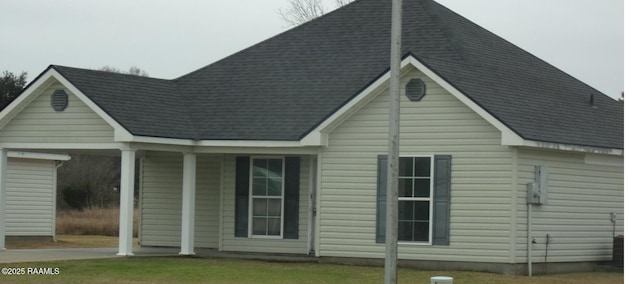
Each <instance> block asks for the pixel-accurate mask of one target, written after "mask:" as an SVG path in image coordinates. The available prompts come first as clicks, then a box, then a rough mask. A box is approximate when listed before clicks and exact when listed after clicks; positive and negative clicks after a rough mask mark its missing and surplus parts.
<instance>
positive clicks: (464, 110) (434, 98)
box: [328, 66, 503, 152]
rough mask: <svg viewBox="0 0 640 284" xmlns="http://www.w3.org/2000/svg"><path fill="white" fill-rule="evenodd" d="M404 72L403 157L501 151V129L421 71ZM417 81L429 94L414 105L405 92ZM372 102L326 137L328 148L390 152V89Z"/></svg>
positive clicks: (376, 94) (409, 69) (375, 95)
mask: <svg viewBox="0 0 640 284" xmlns="http://www.w3.org/2000/svg"><path fill="white" fill-rule="evenodd" d="M402 71H403V72H402V73H403V74H402V75H401V86H402V88H401V98H400V102H401V107H400V147H401V151H408V152H416V151H417V152H424V151H427V152H441V151H445V152H446V149H451V148H455V149H457V148H459V147H470V148H474V149H476V150H478V149H483V148H484V147H485V146H486V147H487V148H491V149H493V150H496V151H501V149H502V148H503V147H502V145H501V137H502V135H501V131H500V130H499V129H497V128H496V127H494V126H493V125H492V124H491V123H489V122H487V121H486V120H485V119H484V118H482V117H481V116H480V115H479V114H477V113H476V112H475V111H474V110H472V109H471V108H469V107H468V106H467V105H465V104H464V103H462V102H461V101H460V100H458V99H457V98H456V97H455V96H453V95H452V94H451V93H450V92H448V91H447V90H446V89H444V88H443V87H442V86H440V85H439V84H437V83H436V82H435V81H434V80H432V79H431V78H429V77H428V76H426V75H425V74H424V73H423V72H421V71H420V70H419V69H417V68H414V67H413V66H407V67H405V68H404V69H403V70H402ZM416 78H417V79H420V80H422V81H423V82H425V84H426V86H427V94H426V96H425V97H424V98H423V99H422V100H420V101H417V102H413V101H410V100H409V99H408V98H407V96H406V95H405V86H406V84H407V82H408V81H409V80H411V79H416ZM371 96H372V99H370V101H368V102H366V103H365V104H363V105H362V106H361V107H360V108H359V109H358V110H357V111H354V113H352V114H351V115H350V116H349V117H348V118H346V119H344V120H343V121H342V122H341V123H340V124H339V125H338V126H335V129H333V130H331V132H330V133H329V135H328V136H329V137H328V140H329V141H328V145H329V147H332V148H333V147H338V146H354V147H358V146H375V147H376V148H377V147H380V149H379V151H381V152H385V151H386V147H387V137H388V133H387V128H388V108H389V100H388V97H389V89H388V83H387V84H385V85H383V86H382V87H381V88H378V90H376V91H374V92H373V93H372V94H371ZM354 150H355V149H354ZM493 150H492V151H493Z"/></svg>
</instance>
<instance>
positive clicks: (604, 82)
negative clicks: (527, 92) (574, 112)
mask: <svg viewBox="0 0 640 284" xmlns="http://www.w3.org/2000/svg"><path fill="white" fill-rule="evenodd" d="M324 1H325V3H326V5H327V7H334V6H335V5H334V0H324ZM364 1H366V0H364ZM286 2H287V0H232V1H222V0H181V1H160V0H108V1H106V0H105V1H85V0H56V1H47V0H45V1H43V0H0V7H1V9H2V16H1V17H0V39H1V44H0V71H4V70H8V71H10V72H14V73H19V72H21V71H26V72H28V76H29V81H31V80H33V79H34V78H35V76H37V75H38V74H39V73H40V72H42V71H43V70H44V69H45V68H46V67H47V66H48V65H50V64H58V65H65V66H72V67H80V68H90V69H98V68H100V67H102V66H104V65H109V66H112V67H116V68H119V69H122V70H127V69H129V67H131V66H137V67H139V68H141V69H143V70H145V71H146V72H147V73H148V74H149V76H151V77H158V78H166V79H173V78H176V77H179V76H181V75H184V74H186V73H188V72H191V71H194V70H196V69H198V68H200V67H202V66H205V65H208V64H210V63H212V62H215V61H217V60H219V59H222V58H224V57H226V56H228V55H231V54H233V53H235V52H237V51H240V50H242V49H244V48H247V47H249V46H251V45H253V44H256V43H258V42H260V41H262V40H265V39H267V38H269V37H272V36H274V35H276V34H279V33H281V32H283V31H285V30H286V29H287V27H286V26H285V23H284V22H283V21H282V20H281V19H280V18H279V16H278V14H277V13H276V10H277V9H278V8H280V7H285V5H286ZM438 2H439V3H441V4H443V5H445V6H447V7H449V8H450V9H452V10H454V11H456V12H457V13H459V14H461V15H463V16H465V17H466V18H468V19H470V20H472V21H474V22H476V23H477V24H479V25H481V26H483V27H485V28H486V29H488V30H490V31H492V32H494V33H496V34H498V35H499V36H501V37H503V38H505V39H507V40H509V41H510V42H512V43H514V44H516V45H518V46H520V47H522V48H524V49H525V50H527V51H529V52H530V53H532V54H534V55H536V56H538V57H540V58H541V59H543V60H545V61H547V62H549V63H551V64H553V65H555V66H556V67H558V68H560V69H562V70H564V71H565V72H567V73H569V74H571V75H573V76H574V77H576V78H578V79H580V80H582V81H584V82H586V83H587V84H589V85H591V86H592V87H594V88H596V89H598V90H600V91H602V92H603V93H605V94H607V95H609V96H611V97H614V98H618V97H619V96H620V93H621V92H622V91H623V90H624V70H623V67H624V63H623V61H624V54H623V50H624V49H623V45H624V21H623V6H624V3H623V0H438Z"/></svg>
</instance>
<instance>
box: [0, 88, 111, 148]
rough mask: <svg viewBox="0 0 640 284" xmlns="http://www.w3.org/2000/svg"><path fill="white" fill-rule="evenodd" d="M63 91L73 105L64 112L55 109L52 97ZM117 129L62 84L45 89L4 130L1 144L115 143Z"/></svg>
mask: <svg viewBox="0 0 640 284" xmlns="http://www.w3.org/2000/svg"><path fill="white" fill-rule="evenodd" d="M59 89H63V90H64V91H65V92H66V93H67V95H68V96H69V104H68V106H67V108H66V109H65V110H64V111H62V112H56V111H54V110H53V108H52V107H51V94H52V93H53V92H54V91H55V90H59ZM113 135H114V133H113V128H112V127H111V126H110V125H109V124H107V123H106V122H105V121H104V120H103V119H102V118H100V117H99V116H98V115H97V114H96V113H95V112H94V111H93V110H91V109H90V108H89V107H88V106H87V105H86V104H84V103H83V102H82V101H80V99H78V98H77V97H76V96H75V95H74V94H72V93H71V92H70V91H69V90H67V89H65V88H64V87H63V86H62V85H61V84H59V83H55V84H53V85H52V86H50V87H49V88H47V89H45V91H44V92H42V94H41V95H39V96H38V97H37V98H36V99H35V100H34V101H33V102H31V104H29V105H28V106H27V107H26V108H25V109H24V110H22V111H21V112H20V113H19V114H18V115H17V116H16V117H14V118H13V119H12V120H11V121H10V122H9V123H8V124H7V125H6V126H5V127H3V128H2V129H1V130H0V143H9V142H22V143H47V142H51V143H102V142H113Z"/></svg>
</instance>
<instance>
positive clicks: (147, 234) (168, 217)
mask: <svg viewBox="0 0 640 284" xmlns="http://www.w3.org/2000/svg"><path fill="white" fill-rule="evenodd" d="M196 161H197V165H196V166H197V170H196V212H195V247H202V248H217V247H218V235H219V230H218V228H219V222H218V220H219V208H220V207H219V201H220V161H221V160H220V157H219V156H208V155H198V156H197V157H196ZM140 175H141V200H142V202H141V205H140V206H141V210H140V214H141V225H140V226H141V230H140V243H141V244H142V245H143V246H171V247H179V246H180V238H181V230H182V227H181V226H182V154H180V153H166V152H147V154H146V156H145V158H144V159H143V160H142V162H141V173H140Z"/></svg>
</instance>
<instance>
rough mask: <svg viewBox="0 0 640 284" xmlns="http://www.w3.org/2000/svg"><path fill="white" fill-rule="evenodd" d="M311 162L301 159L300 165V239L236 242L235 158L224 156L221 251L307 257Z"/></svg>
mask: <svg viewBox="0 0 640 284" xmlns="http://www.w3.org/2000/svg"><path fill="white" fill-rule="evenodd" d="M309 161H310V158H309V157H302V159H301V161H300V200H299V201H300V203H299V215H298V224H299V227H298V239H296V240H294V239H264V238H236V237H235V236H234V221H235V206H234V204H235V178H236V177H235V172H236V156H234V155H225V158H224V191H223V195H224V196H223V228H222V230H223V231H222V238H223V239H222V246H221V248H220V250H224V251H243V252H263V253H293V254H307V253H308V230H309V229H308V219H309V218H308V212H309V177H310V175H309Z"/></svg>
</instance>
